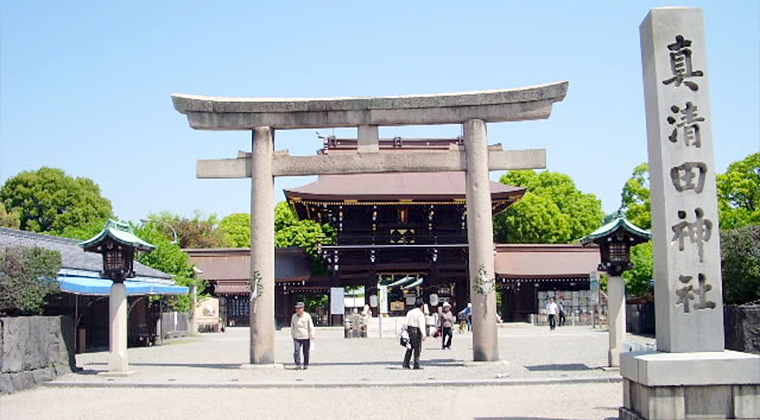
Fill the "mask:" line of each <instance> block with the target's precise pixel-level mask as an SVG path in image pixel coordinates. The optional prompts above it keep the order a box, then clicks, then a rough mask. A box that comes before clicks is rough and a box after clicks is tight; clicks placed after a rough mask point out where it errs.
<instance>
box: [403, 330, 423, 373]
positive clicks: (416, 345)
mask: <svg viewBox="0 0 760 420" xmlns="http://www.w3.org/2000/svg"><path fill="white" fill-rule="evenodd" d="M406 330H407V331H408V332H409V344H411V345H412V348H410V349H406V354H405V355H404V365H403V366H404V367H405V368H408V367H409V359H411V358H412V352H414V368H415V369H416V368H419V367H420V352H421V351H422V331H420V329H419V328H417V327H406Z"/></svg>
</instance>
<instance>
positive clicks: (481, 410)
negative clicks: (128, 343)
mask: <svg viewBox="0 0 760 420" xmlns="http://www.w3.org/2000/svg"><path fill="white" fill-rule="evenodd" d="M621 388H622V387H621V385H620V384H619V383H615V384H610V383H607V384H581V385H568V384H563V385H531V386H524V387H512V386H478V387H446V388H431V387H414V388H405V387H377V388H359V389H343V388H305V389H299V390H292V389H187V388H178V389H174V388H168V389H167V388H153V389H136V388H126V389H103V388H100V389H89V388H40V389H36V390H32V391H25V392H21V393H19V394H14V395H10V396H5V397H0V419H2V420H11V419H13V420H52V419H75V420H102V419H110V420H122V419H123V420H132V419H141V420H146V419H161V420H174V419H177V420H188V419H203V420H232V419H235V420H236V419H260V420H269V419H272V420H275V419H276V420H280V419H298V420H311V419H326V420H357V419H361V420H365V419H366V420H375V419H377V420H387V419H403V420H432V419H447V420H459V419H472V420H497V419H499V420H517V419H534V420H555V419H557V420H559V419H600V420H601V419H613V418H617V407H619V406H620V404H621V403H622V389H621Z"/></svg>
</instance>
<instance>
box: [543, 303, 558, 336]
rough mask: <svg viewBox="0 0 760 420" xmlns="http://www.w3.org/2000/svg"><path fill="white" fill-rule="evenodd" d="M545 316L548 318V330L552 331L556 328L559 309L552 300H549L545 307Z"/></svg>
mask: <svg viewBox="0 0 760 420" xmlns="http://www.w3.org/2000/svg"><path fill="white" fill-rule="evenodd" d="M546 314H547V316H548V317H549V330H554V328H555V327H556V326H557V314H559V307H557V304H556V303H555V302H554V298H551V299H550V300H549V304H548V305H546Z"/></svg>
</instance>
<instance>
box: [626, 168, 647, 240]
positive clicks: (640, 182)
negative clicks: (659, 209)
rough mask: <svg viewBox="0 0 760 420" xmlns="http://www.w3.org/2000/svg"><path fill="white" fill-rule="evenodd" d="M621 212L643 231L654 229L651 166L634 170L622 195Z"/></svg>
mask: <svg viewBox="0 0 760 420" xmlns="http://www.w3.org/2000/svg"><path fill="white" fill-rule="evenodd" d="M621 202H622V203H621V208H620V209H621V210H622V211H623V213H624V214H625V218H626V219H628V221H629V222H631V223H633V224H634V225H636V226H638V227H640V228H642V229H651V228H652V211H651V207H652V204H651V200H650V192H649V164H648V163H642V164H640V165H638V166H636V167H635V168H634V169H633V174H632V175H631V178H630V179H629V180H628V181H626V183H625V185H624V186H623V192H622V194H621Z"/></svg>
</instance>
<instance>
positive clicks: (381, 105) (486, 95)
mask: <svg viewBox="0 0 760 420" xmlns="http://www.w3.org/2000/svg"><path fill="white" fill-rule="evenodd" d="M567 85H568V83H567V82H559V83H553V84H547V85H541V86H535V87H526V88H519V89H507V90H490V91H479V92H464V93H451V94H436V95H416V96H383V97H357V98H330V99H294V98H277V99H271V98H220V97H207V96H193V95H183V94H174V95H172V100H173V102H174V108H175V109H176V110H177V111H179V112H180V113H182V114H185V115H187V119H188V121H189V123H190V126H191V127H192V128H194V129H197V130H251V131H253V147H252V153H250V154H248V153H242V154H240V155H239V156H238V157H237V158H236V159H222V160H199V161H198V166H197V176H198V178H248V177H250V178H251V180H252V184H251V193H252V196H251V272H252V273H258V274H259V275H260V282H261V289H262V290H263V293H262V295H261V296H260V297H259V298H258V299H257V301H256V310H255V312H254V310H253V308H252V310H251V312H250V316H251V347H250V363H251V364H254V365H267V364H274V362H275V359H274V334H275V315H274V290H275V282H274V248H275V247H274V207H275V206H274V204H275V203H274V177H276V176H300V175H323V174H324V175H326V174H353V173H378V172H438V171H466V173H467V175H466V179H467V189H466V205H467V239H468V244H469V277H470V291H471V292H470V295H471V300H472V305H473V313H472V322H473V359H474V360H475V361H495V360H498V359H499V351H498V341H497V330H496V316H495V314H496V296H495V294H494V293H491V292H492V291H493V290H489V291H487V293H485V294H483V293H480V292H478V288H476V287H475V286H476V282H474V281H472V279H476V278H478V277H479V276H480V277H483V276H485V277H486V278H488V279H491V278H494V244H493V218H492V214H491V189H490V180H489V176H488V172H489V171H498V170H515V169H542V168H544V167H545V166H546V152H545V150H543V149H533V150H516V151H504V150H502V147H501V145H495V146H489V145H488V138H487V136H486V123H488V122H502V121H523V120H535V119H544V118H548V117H549V115H550V114H551V109H552V104H553V103H554V102H559V101H561V100H562V99H564V97H565V94H566V93H567ZM433 124H463V126H464V147H461V146H452V147H451V148H450V149H449V150H448V151H442V152H431V151H419V152H415V151H407V152H404V153H383V152H381V151H380V149H379V137H378V127H379V126H399V125H433ZM333 127H358V150H357V151H356V152H355V153H352V154H340V155H316V156H290V155H289V153H288V151H287V150H285V151H277V152H275V151H274V131H275V130H288V129H300V128H333ZM481 292H482V290H481Z"/></svg>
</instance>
